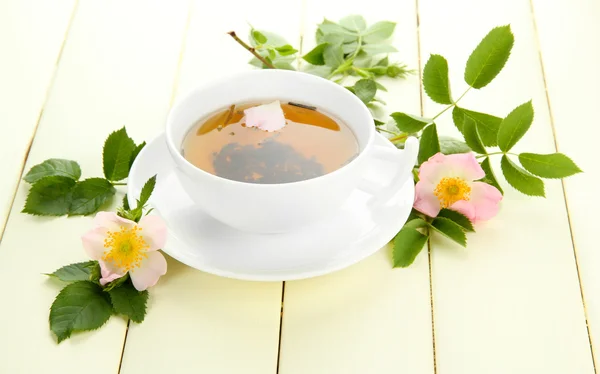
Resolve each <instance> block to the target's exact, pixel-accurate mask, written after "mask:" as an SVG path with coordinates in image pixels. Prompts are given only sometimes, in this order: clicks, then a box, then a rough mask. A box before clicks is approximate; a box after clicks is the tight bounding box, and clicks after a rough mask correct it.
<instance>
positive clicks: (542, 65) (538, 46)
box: [529, 0, 598, 374]
mask: <svg viewBox="0 0 600 374" xmlns="http://www.w3.org/2000/svg"><path fill="white" fill-rule="evenodd" d="M529 9H530V11H531V22H532V25H533V33H534V36H535V44H536V46H537V52H538V60H539V63H540V70H541V72H542V80H543V82H544V93H545V94H546V103H547V105H548V113H549V115H550V128H551V129H552V139H553V140H554V149H555V150H556V152H559V147H558V139H557V136H556V125H555V123H554V113H553V111H552V105H551V103H550V94H549V93H548V83H547V80H546V71H545V69H544V59H543V57H542V48H541V45H540V34H539V30H538V26H537V21H536V18H535V9H534V6H533V0H529ZM560 183H561V186H562V192H563V199H564V201H565V210H566V212H567V222H568V223H569V233H570V234H571V244H572V246H573V257H574V259H575V269H576V270H577V280H578V282H579V292H580V295H581V303H582V304H583V314H584V318H585V327H586V329H587V334H588V340H589V344H590V352H591V354H592V365H593V367H594V373H596V374H597V373H598V370H597V369H596V355H595V352H594V344H593V341H592V334H591V332H590V322H589V315H588V311H587V308H586V304H585V293H584V291H583V282H582V281H581V272H580V270H579V258H578V256H577V247H576V245H575V236H574V233H573V222H572V221H571V214H570V210H569V201H568V199H567V191H566V186H565V180H564V179H561V180H560Z"/></svg>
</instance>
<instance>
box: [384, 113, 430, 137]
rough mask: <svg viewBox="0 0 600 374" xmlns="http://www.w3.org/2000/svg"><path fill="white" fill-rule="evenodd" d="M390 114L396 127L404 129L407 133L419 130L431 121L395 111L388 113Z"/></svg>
mask: <svg viewBox="0 0 600 374" xmlns="http://www.w3.org/2000/svg"><path fill="white" fill-rule="evenodd" d="M390 116H391V117H392V118H393V119H394V121H395V122H396V127H398V129H399V130H400V131H404V132H407V133H415V132H419V131H421V130H422V129H423V127H425V126H427V125H428V124H430V123H431V122H432V121H431V120H429V119H426V118H421V117H417V116H412V115H410V114H406V113H401V112H395V113H392V114H390Z"/></svg>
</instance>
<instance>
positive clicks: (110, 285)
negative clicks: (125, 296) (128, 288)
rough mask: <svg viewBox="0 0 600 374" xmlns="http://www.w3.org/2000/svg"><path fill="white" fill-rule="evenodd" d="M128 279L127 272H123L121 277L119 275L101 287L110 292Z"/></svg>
mask: <svg viewBox="0 0 600 374" xmlns="http://www.w3.org/2000/svg"><path fill="white" fill-rule="evenodd" d="M128 280H129V273H125V275H123V276H122V277H119V278H117V279H115V280H113V281H112V282H109V283H107V284H106V285H105V286H104V288H103V289H102V290H103V291H104V292H110V291H111V290H113V289H115V288H117V287H119V286H121V285H122V284H123V283H125V282H127V281H128Z"/></svg>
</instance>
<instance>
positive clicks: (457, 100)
mask: <svg viewBox="0 0 600 374" xmlns="http://www.w3.org/2000/svg"><path fill="white" fill-rule="evenodd" d="M471 88H473V87H471V86H469V88H467V90H466V91H465V92H463V94H462V95H460V96H459V97H458V99H456V101H455V102H454V105H456V104H457V103H458V102H459V101H460V99H462V98H463V97H464V96H465V95H466V94H467V92H469V91H470V90H471Z"/></svg>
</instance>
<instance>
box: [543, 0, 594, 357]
mask: <svg viewBox="0 0 600 374" xmlns="http://www.w3.org/2000/svg"><path fill="white" fill-rule="evenodd" d="M532 3H533V14H534V17H535V20H536V24H537V31H538V36H539V43H540V50H541V57H542V61H543V64H544V72H545V78H546V84H547V94H548V98H549V100H550V108H551V112H552V115H553V118H552V119H553V122H554V127H555V131H556V134H555V135H556V138H557V143H558V149H559V151H561V152H565V153H566V154H568V155H569V156H571V157H573V158H574V159H575V160H576V162H577V163H578V164H579V166H580V167H581V168H582V169H583V170H584V174H580V175H578V176H576V177H574V178H570V179H567V180H565V181H564V184H565V191H566V198H567V201H568V208H569V215H570V221H571V229H572V233H573V238H574V242H575V249H576V253H577V259H578V263H579V273H580V279H581V283H582V288H583V293H584V297H585V306H586V310H587V318H588V326H589V330H590V333H591V337H592V342H595V343H596V346H594V348H595V351H596V358H597V351H598V348H597V344H598V342H599V341H600V273H599V272H598V268H599V267H600V253H598V250H597V241H596V240H595V234H596V232H597V229H596V227H595V222H594V220H593V219H590V218H591V215H592V214H593V213H592V212H596V211H597V210H598V209H600V202H599V201H598V199H597V198H596V196H597V195H598V193H597V186H598V184H599V183H600V166H599V165H598V163H597V162H596V160H597V159H598V156H597V153H596V150H597V144H596V139H597V138H598V135H599V134H600V131H599V130H598V127H597V126H596V125H595V123H594V120H593V118H594V116H593V113H594V109H595V108H596V106H597V105H598V102H599V101H600V94H598V90H597V87H598V86H600V72H599V71H598V68H597V64H595V63H594V61H598V59H599V58H600V45H598V42H597V37H598V35H600V25H599V24H598V19H599V17H600V3H598V2H597V1H590V0H578V1H569V2H566V1H537V0H534V1H532ZM557 25H560V27H557ZM597 362H598V361H597V360H596V363H597Z"/></svg>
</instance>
